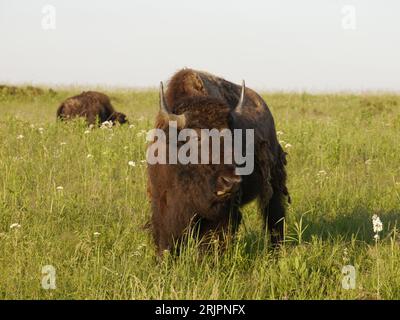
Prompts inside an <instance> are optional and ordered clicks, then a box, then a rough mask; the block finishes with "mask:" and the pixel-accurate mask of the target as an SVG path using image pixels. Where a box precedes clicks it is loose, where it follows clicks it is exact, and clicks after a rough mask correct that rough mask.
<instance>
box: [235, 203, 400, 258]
mask: <svg viewBox="0 0 400 320" xmlns="http://www.w3.org/2000/svg"><path fill="white" fill-rule="evenodd" d="M374 214H377V215H378V216H379V217H380V219H381V220H382V223H383V226H384V228H383V231H382V232H381V234H380V235H381V239H385V238H388V237H390V236H391V235H392V233H393V229H394V228H395V227H396V228H397V229H399V228H400V208H399V210H392V211H386V212H372V211H371V210H369V209H367V208H362V207H358V208H356V209H355V210H353V211H352V212H348V213H340V214H338V215H337V216H336V217H329V218H324V217H319V216H316V215H307V214H306V215H304V216H303V221H302V224H303V231H304V233H303V234H302V241H303V242H310V241H311V240H312V237H317V238H319V239H322V240H323V241H327V242H331V241H335V240H339V241H343V242H348V241H351V240H357V241H362V242H365V243H368V244H373V243H374V238H373V237H374V233H373V230H372V216H373V215H374ZM296 220H297V221H298V220H299V218H296V219H292V220H291V221H290V222H289V225H288V229H289V232H288V236H289V237H288V238H291V240H290V241H288V242H287V243H286V244H285V246H295V245H297V241H296V240H295V238H296V234H295V232H294V231H293V225H294V221H296ZM239 241H240V242H241V243H243V248H244V253H245V255H246V256H248V257H249V258H251V257H253V256H254V257H255V256H257V255H258V254H260V253H261V252H264V251H268V252H273V249H272V247H271V245H270V242H269V235H268V234H265V233H264V232H262V231H261V230H260V229H259V228H257V229H254V230H253V229H252V230H248V229H246V231H245V232H244V234H243V235H242V236H241V239H240V240H239Z"/></svg>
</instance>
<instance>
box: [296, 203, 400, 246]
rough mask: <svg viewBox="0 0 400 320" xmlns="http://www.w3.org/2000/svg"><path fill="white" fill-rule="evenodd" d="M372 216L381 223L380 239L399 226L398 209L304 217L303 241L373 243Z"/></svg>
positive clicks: (364, 209)
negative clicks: (376, 216) (318, 239)
mask: <svg viewBox="0 0 400 320" xmlns="http://www.w3.org/2000/svg"><path fill="white" fill-rule="evenodd" d="M374 214H377V215H378V216H379V217H380V219H381V220H382V223H383V227H384V228H383V232H382V233H381V238H385V237H387V236H389V235H390V234H391V233H392V231H393V228H394V227H395V226H396V227H397V228H398V227H399V226H400V208H399V210H392V211H386V212H384V211H381V212H373V211H371V210H369V209H367V208H363V207H358V208H355V209H354V210H353V211H352V212H347V213H340V214H338V215H337V216H336V217H329V218H324V217H317V216H315V215H310V216H307V215H304V216H303V226H304V227H305V226H307V229H306V230H305V231H304V235H303V239H304V241H309V240H311V237H312V236H317V237H319V238H321V239H322V240H332V239H342V240H343V241H350V240H351V239H355V240H358V241H364V242H366V243H373V241H374V240H373V236H374V233H373V229H372V216H373V215H374ZM289 227H290V226H289Z"/></svg>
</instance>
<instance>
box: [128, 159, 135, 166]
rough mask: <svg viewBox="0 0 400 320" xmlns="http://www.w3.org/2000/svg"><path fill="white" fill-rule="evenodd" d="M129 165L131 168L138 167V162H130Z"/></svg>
mask: <svg viewBox="0 0 400 320" xmlns="http://www.w3.org/2000/svg"><path fill="white" fill-rule="evenodd" d="M128 165H129V166H131V167H136V162H135V161H132V160H131V161H128Z"/></svg>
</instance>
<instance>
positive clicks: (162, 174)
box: [148, 83, 245, 241]
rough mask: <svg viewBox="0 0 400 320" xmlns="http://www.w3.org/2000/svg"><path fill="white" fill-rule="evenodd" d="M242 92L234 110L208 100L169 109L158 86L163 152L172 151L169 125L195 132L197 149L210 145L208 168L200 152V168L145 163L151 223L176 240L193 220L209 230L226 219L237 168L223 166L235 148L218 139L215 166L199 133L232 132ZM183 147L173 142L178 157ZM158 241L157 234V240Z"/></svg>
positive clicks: (235, 192)
mask: <svg viewBox="0 0 400 320" xmlns="http://www.w3.org/2000/svg"><path fill="white" fill-rule="evenodd" d="M244 90H245V89H244V85H243V87H242V92H241V97H240V99H239V104H238V106H237V108H236V109H234V110H232V109H231V108H230V107H229V106H228V105H226V104H225V103H224V102H223V101H221V100H218V99H214V98H211V97H186V98H182V99H180V100H178V101H176V103H174V105H172V106H168V105H167V104H166V100H165V98H164V92H163V86H162V83H161V86H160V112H159V114H158V116H157V119H156V127H157V128H158V129H162V130H163V131H164V132H165V134H166V137H167V139H166V140H165V142H164V143H165V150H169V148H170V147H171V145H170V144H171V143H170V140H169V135H170V133H171V131H170V130H169V129H170V124H171V121H173V122H174V123H175V124H176V127H175V128H174V129H175V130H176V131H177V134H178V135H179V133H180V131H182V130H184V129H192V132H193V131H194V132H196V133H197V135H196V136H197V140H198V141H199V142H200V143H198V147H199V149H200V148H202V146H203V144H204V143H210V144H209V150H210V154H209V160H210V161H209V163H208V164H201V162H202V161H201V159H200V155H201V150H198V155H199V159H198V160H199V161H198V163H199V164H193V163H188V164H182V163H180V162H179V160H178V162H177V163H176V164H171V163H170V161H169V160H170V159H169V158H168V159H167V161H166V162H167V163H166V164H158V163H157V164H149V165H148V174H149V193H150V196H151V199H152V207H153V225H160V224H161V225H163V226H164V229H165V228H166V229H168V230H169V231H170V232H171V234H172V236H174V237H178V236H179V234H180V233H181V232H182V230H183V229H184V228H185V227H187V226H189V225H190V224H191V223H192V222H196V221H199V220H200V221H203V223H205V224H207V225H208V226H213V227H215V228H218V226H219V224H220V223H221V221H228V220H229V219H230V214H231V213H232V206H233V205H234V203H235V199H236V196H237V195H238V190H239V186H240V182H241V177H240V176H238V175H237V174H236V172H235V169H236V166H235V164H234V163H224V158H225V154H227V153H233V148H231V149H229V148H226V146H224V139H221V140H220V142H219V144H220V148H219V150H220V155H219V156H220V159H221V161H220V163H219V164H218V163H211V159H212V157H213V156H214V154H213V152H211V151H212V146H211V141H209V140H207V141H204V138H205V137H204V135H203V133H204V130H202V129H208V130H211V129H217V130H219V131H223V130H230V129H232V127H233V121H234V119H235V113H238V112H240V111H241V107H242V104H243V99H244ZM206 138H207V139H208V138H209V137H206ZM154 142H155V141H153V142H152V143H154ZM152 143H150V146H151V144H152ZM184 144H185V142H182V141H178V142H177V144H176V146H175V147H176V148H177V154H179V152H180V150H181V148H183V147H184ZM224 147H225V148H224ZM167 153H168V151H167ZM168 156H169V155H168ZM168 156H167V157H168ZM156 233H157V232H156ZM157 237H158V236H157V234H156V235H155V238H156V241H157Z"/></svg>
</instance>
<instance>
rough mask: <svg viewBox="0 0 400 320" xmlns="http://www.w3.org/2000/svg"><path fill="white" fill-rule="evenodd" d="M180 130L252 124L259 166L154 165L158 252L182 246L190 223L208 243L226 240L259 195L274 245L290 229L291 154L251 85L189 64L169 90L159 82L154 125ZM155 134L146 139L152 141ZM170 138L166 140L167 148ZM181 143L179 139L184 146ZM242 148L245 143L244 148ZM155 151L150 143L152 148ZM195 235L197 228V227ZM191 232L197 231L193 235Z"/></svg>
mask: <svg viewBox="0 0 400 320" xmlns="http://www.w3.org/2000/svg"><path fill="white" fill-rule="evenodd" d="M171 120H173V121H176V122H175V123H176V127H177V130H178V131H180V130H182V129H184V128H191V129H195V130H199V129H213V128H216V129H219V130H222V129H230V130H234V129H254V131H253V132H254V160H255V164H254V170H253V172H252V173H251V174H249V175H242V176H240V175H237V174H236V171H235V169H236V167H237V166H238V165H237V164H235V163H233V164H225V163H221V164H181V163H177V164H170V163H169V164H160V163H155V164H148V167H147V171H148V193H149V197H150V201H151V208H152V217H151V227H152V232H153V238H154V241H155V245H156V247H157V253H158V254H161V253H162V252H163V251H164V250H170V249H173V248H179V245H180V243H181V242H182V240H183V239H185V238H186V236H188V230H192V232H195V233H196V236H199V238H200V239H202V240H203V243H206V245H205V247H207V243H209V240H211V239H214V240H217V241H220V243H226V242H225V241H224V239H225V240H226V239H227V238H228V239H229V238H230V237H226V236H227V235H231V236H233V235H234V234H235V231H236V230H237V229H238V226H239V224H240V222H241V219H242V215H241V212H240V207H241V206H243V205H245V204H247V203H249V202H250V201H252V200H254V199H258V200H259V207H260V211H261V213H262V218H263V224H264V230H265V229H266V228H267V227H268V230H269V232H270V235H271V241H272V244H273V245H277V244H279V243H280V242H281V241H282V240H283V235H284V221H283V220H284V217H285V208H286V202H287V201H290V198H289V193H288V189H287V187H286V171H285V165H286V153H285V152H284V151H283V149H282V147H281V146H280V144H279V142H278V140H277V135H276V131H275V124H274V120H273V117H272V114H271V112H270V110H269V108H268V106H267V104H266V103H265V102H264V100H263V99H262V98H261V97H260V96H259V95H258V94H257V93H256V92H255V91H253V90H251V89H249V88H245V86H244V82H243V85H242V86H239V85H236V84H234V83H232V82H229V81H226V80H224V79H222V78H219V77H216V76H213V75H211V74H208V73H205V72H200V71H195V70H191V69H183V70H181V71H179V72H177V73H176V74H175V75H174V76H173V77H172V78H171V79H170V81H169V84H168V89H167V92H166V94H165V96H164V92H163V88H162V83H161V87H160V112H159V113H158V115H157V118H156V125H155V127H156V128H158V129H162V130H164V132H165V133H166V135H168V132H169V121H171ZM154 143H156V140H155V139H154V140H153V141H151V142H150V143H149V145H148V148H150V147H151V146H152V145H153V144H154ZM169 143H170V142H169V140H168V139H167V140H166V141H165V145H166V147H167V148H168V144H169ZM179 148H181V146H180V145H179V144H178V150H179ZM243 148H244V147H243ZM148 150H149V149H148ZM191 234H192V233H191ZM192 235H193V234H192Z"/></svg>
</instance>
